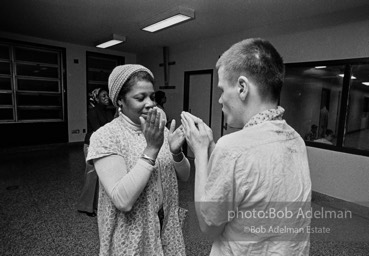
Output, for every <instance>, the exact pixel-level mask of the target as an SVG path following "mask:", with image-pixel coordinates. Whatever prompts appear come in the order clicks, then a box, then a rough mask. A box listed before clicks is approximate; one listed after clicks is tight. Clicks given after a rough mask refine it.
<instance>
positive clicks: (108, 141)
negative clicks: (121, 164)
mask: <svg viewBox="0 0 369 256" xmlns="http://www.w3.org/2000/svg"><path fill="white" fill-rule="evenodd" d="M114 134H115V133H114V132H113V131H112V129H111V128H110V127H107V126H104V127H102V128H101V129H99V130H97V131H96V132H94V133H93V134H92V136H91V138H90V146H89V148H88V154H87V158H86V161H87V162H89V163H91V164H92V160H93V159H98V158H101V157H105V156H110V155H120V154H121V152H120V150H119V148H120V142H119V140H118V138H117V136H115V135H114Z"/></svg>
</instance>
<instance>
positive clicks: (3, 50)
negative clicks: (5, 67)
mask: <svg viewBox="0 0 369 256" xmlns="http://www.w3.org/2000/svg"><path fill="white" fill-rule="evenodd" d="M0 59H6V60H8V59H9V46H6V45H0Z"/></svg>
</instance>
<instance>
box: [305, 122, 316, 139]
mask: <svg viewBox="0 0 369 256" xmlns="http://www.w3.org/2000/svg"><path fill="white" fill-rule="evenodd" d="M317 138H318V126H317V125H315V124H313V125H312V126H311V130H310V132H308V133H307V134H306V135H305V138H304V139H305V140H307V141H313V140H316V139H317Z"/></svg>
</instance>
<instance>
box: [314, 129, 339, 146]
mask: <svg viewBox="0 0 369 256" xmlns="http://www.w3.org/2000/svg"><path fill="white" fill-rule="evenodd" d="M334 138H335V135H334V132H333V131H332V130H331V129H327V130H326V131H325V134H324V138H320V139H317V140H314V142H319V143H324V144H329V145H333V140H334Z"/></svg>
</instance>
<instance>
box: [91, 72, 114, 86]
mask: <svg viewBox="0 0 369 256" xmlns="http://www.w3.org/2000/svg"><path fill="white" fill-rule="evenodd" d="M111 71H112V70H108V71H106V70H105V71H104V70H91V69H89V70H88V74H87V76H88V81H101V82H103V83H106V84H108V79H109V75H110V73H111Z"/></svg>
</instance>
